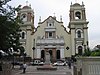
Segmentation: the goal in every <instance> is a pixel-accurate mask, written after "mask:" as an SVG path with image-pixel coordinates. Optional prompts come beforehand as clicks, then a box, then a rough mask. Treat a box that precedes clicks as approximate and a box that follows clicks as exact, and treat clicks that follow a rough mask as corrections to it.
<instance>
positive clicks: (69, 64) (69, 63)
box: [68, 60, 71, 69]
mask: <svg viewBox="0 0 100 75" xmlns="http://www.w3.org/2000/svg"><path fill="white" fill-rule="evenodd" d="M68 67H69V69H71V60H68Z"/></svg>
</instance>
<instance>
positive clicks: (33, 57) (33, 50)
mask: <svg viewBox="0 0 100 75" xmlns="http://www.w3.org/2000/svg"><path fill="white" fill-rule="evenodd" d="M32 49H33V58H34V50H35V47H33V48H32Z"/></svg>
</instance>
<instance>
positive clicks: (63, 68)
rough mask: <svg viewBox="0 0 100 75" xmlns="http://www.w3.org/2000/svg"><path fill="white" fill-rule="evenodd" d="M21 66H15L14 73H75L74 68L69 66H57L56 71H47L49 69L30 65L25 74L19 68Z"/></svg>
mask: <svg viewBox="0 0 100 75" xmlns="http://www.w3.org/2000/svg"><path fill="white" fill-rule="evenodd" d="M19 68H20V67H19V66H15V68H14V69H13V72H12V75H73V74H72V72H73V68H72V69H69V68H68V66H57V70H56V71H47V70H45V71H44V70H41V71H40V70H39V71H38V70H37V69H36V68H37V66H28V67H27V69H26V73H25V74H23V73H22V70H20V69H19Z"/></svg>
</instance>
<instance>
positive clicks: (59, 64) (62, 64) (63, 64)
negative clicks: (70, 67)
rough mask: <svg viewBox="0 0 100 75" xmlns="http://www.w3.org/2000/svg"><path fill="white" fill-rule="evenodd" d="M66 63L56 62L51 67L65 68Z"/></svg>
mask: <svg viewBox="0 0 100 75" xmlns="http://www.w3.org/2000/svg"><path fill="white" fill-rule="evenodd" d="M65 65H66V63H65V62H62V61H57V62H55V63H54V64H53V66H65Z"/></svg>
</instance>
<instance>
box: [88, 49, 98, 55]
mask: <svg viewBox="0 0 100 75" xmlns="http://www.w3.org/2000/svg"><path fill="white" fill-rule="evenodd" d="M90 56H100V50H95V51H92V52H91V55H90Z"/></svg>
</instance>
